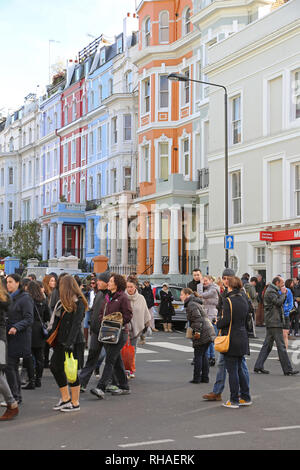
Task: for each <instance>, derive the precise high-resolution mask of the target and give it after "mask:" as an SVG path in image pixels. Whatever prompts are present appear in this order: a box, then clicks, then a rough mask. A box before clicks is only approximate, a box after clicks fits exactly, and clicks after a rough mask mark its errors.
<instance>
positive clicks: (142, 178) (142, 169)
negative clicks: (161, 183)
mask: <svg viewBox="0 0 300 470" xmlns="http://www.w3.org/2000/svg"><path fill="white" fill-rule="evenodd" d="M145 147H149V161H148V175H149V180H148V181H147V180H146V177H145V175H146V171H145V167H144V160H143V157H144V149H145ZM139 155H140V158H139V183H150V182H151V140H146V138H145V136H144V140H143V142H142V144H140V145H139Z"/></svg>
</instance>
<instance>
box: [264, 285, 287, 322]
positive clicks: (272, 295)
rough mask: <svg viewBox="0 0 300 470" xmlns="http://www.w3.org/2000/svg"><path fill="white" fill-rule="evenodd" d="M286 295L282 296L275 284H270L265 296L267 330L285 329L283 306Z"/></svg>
mask: <svg viewBox="0 0 300 470" xmlns="http://www.w3.org/2000/svg"><path fill="white" fill-rule="evenodd" d="M285 300H286V294H280V293H279V290H278V289H277V287H276V286H275V285H274V284H270V285H269V287H268V288H267V290H266V293H265V296H264V311H265V323H266V328H283V315H284V314H283V304H284V302H285Z"/></svg>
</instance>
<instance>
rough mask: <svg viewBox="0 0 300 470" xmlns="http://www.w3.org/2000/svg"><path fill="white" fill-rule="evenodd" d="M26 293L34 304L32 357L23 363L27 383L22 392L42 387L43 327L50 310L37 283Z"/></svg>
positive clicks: (44, 340) (31, 284)
mask: <svg viewBox="0 0 300 470" xmlns="http://www.w3.org/2000/svg"><path fill="white" fill-rule="evenodd" d="M27 292H28V294H29V295H30V296H31V298H32V299H33V302H34V306H33V315H34V319H33V325H32V338H31V352H32V357H31V358H30V360H28V361H26V362H25V363H24V366H25V367H27V372H28V383H27V384H26V385H25V386H23V387H22V388H23V390H33V389H35V387H41V385H42V383H41V379H42V376H43V370H44V349H45V344H46V336H45V334H44V331H43V325H45V324H46V323H47V322H49V320H50V309H49V306H48V303H47V300H46V299H45V296H44V295H43V293H42V291H41V288H40V285H39V283H38V282H37V281H31V282H30V284H29V285H28V289H27Z"/></svg>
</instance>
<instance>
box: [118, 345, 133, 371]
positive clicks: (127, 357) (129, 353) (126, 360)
mask: <svg viewBox="0 0 300 470" xmlns="http://www.w3.org/2000/svg"><path fill="white" fill-rule="evenodd" d="M121 354H122V360H123V364H124V368H125V370H130V371H131V372H135V371H136V369H135V349H134V346H132V344H131V343H130V339H129V338H128V340H127V343H126V344H125V346H124V347H123V349H122V351H121Z"/></svg>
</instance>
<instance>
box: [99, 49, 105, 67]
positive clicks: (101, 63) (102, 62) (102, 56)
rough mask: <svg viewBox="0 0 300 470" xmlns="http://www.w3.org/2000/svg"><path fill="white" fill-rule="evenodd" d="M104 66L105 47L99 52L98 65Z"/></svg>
mask: <svg viewBox="0 0 300 470" xmlns="http://www.w3.org/2000/svg"><path fill="white" fill-rule="evenodd" d="M103 64H105V47H103V49H101V51H100V65H103Z"/></svg>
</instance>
